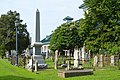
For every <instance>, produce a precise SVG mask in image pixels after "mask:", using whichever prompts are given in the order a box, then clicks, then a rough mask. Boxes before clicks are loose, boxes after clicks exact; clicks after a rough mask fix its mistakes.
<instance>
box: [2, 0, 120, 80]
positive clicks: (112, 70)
mask: <svg viewBox="0 0 120 80" xmlns="http://www.w3.org/2000/svg"><path fill="white" fill-rule="evenodd" d="M96 5H97V6H96ZM119 5H120V1H118V0H112V1H106V0H103V1H102V0H101V1H98V0H92V1H89V0H83V4H81V5H80V6H79V9H82V10H83V11H84V18H80V19H78V20H74V18H72V17H70V16H66V17H65V18H64V19H63V21H65V23H62V24H60V25H59V26H58V27H57V28H56V29H55V30H54V31H52V33H51V34H49V35H47V36H46V37H45V38H44V39H42V40H41V19H42V18H41V17H40V15H41V13H40V11H39V9H37V10H36V13H35V26H34V27H32V28H34V29H35V31H34V33H35V35H34V38H33V39H34V42H32V41H31V38H30V34H29V32H28V31H27V24H26V23H23V20H22V19H20V13H18V12H17V11H11V10H10V11H8V12H7V13H6V14H3V15H1V16H0V80H119V79H120V20H119V19H120V14H119V13H120V10H119V7H120V6H119ZM56 18H57V17H56ZM73 20H74V21H73ZM51 21H52V20H51ZM46 24H47V23H46ZM46 28H47V27H46ZM46 30H47V29H46Z"/></svg>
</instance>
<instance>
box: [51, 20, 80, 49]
mask: <svg viewBox="0 0 120 80" xmlns="http://www.w3.org/2000/svg"><path fill="white" fill-rule="evenodd" d="M78 24H79V21H76V22H67V23H64V24H62V25H60V26H59V27H57V29H56V30H55V31H54V32H53V33H52V36H51V40H50V49H51V50H54V51H55V50H57V49H58V50H59V49H60V50H64V49H68V50H69V49H72V48H74V47H75V46H78V47H79V46H81V45H80V43H81V41H80V37H79V35H78V27H79V25H78Z"/></svg>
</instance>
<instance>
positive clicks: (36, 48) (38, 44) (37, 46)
mask: <svg viewBox="0 0 120 80" xmlns="http://www.w3.org/2000/svg"><path fill="white" fill-rule="evenodd" d="M41 46H42V43H41V42H40V12H39V10H38V9H37V11H36V27H35V43H34V45H33V56H34V55H41Z"/></svg>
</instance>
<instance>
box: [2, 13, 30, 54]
mask: <svg viewBox="0 0 120 80" xmlns="http://www.w3.org/2000/svg"><path fill="white" fill-rule="evenodd" d="M18 14H19V13H17V12H16V11H14V12H13V11H8V12H7V14H3V15H1V17H0V33H1V35H2V36H3V38H1V39H0V40H1V41H2V43H4V45H5V49H6V50H7V51H9V53H10V52H11V50H15V46H16V45H15V44H16V26H15V21H16V16H17V15H18ZM22 22H23V20H20V19H19V25H18V52H19V54H21V53H22V51H23V50H25V49H26V48H27V47H28V45H29V44H30V42H29V33H28V31H27V25H26V24H22ZM10 54H11V53H10Z"/></svg>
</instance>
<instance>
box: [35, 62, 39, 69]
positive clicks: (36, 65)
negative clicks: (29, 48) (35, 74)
mask: <svg viewBox="0 0 120 80" xmlns="http://www.w3.org/2000/svg"><path fill="white" fill-rule="evenodd" d="M37 70H38V62H37V60H36V61H35V71H37Z"/></svg>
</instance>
